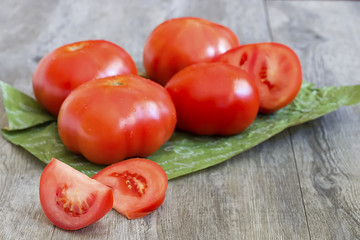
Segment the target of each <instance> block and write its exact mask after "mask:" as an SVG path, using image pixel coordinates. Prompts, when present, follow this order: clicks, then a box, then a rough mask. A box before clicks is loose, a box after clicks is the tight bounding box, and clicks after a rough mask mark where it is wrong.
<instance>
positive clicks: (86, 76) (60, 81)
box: [33, 40, 137, 116]
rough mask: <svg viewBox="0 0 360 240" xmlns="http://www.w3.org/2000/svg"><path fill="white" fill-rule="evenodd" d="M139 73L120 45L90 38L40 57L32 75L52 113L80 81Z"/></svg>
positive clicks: (36, 91)
mask: <svg viewBox="0 0 360 240" xmlns="http://www.w3.org/2000/svg"><path fill="white" fill-rule="evenodd" d="M128 73H133V74H137V70H136V65H135V63H134V61H133V60H132V58H131V57H130V55H129V54H128V53H127V52H126V51H125V50H124V49H123V48H121V47H119V46H118V45H116V44H114V43H111V42H108V41H104V40H89V41H83V42H76V43H72V44H68V45H65V46H62V47H59V48H57V49H55V50H54V51H52V52H50V53H49V54H47V55H46V56H45V57H43V58H42V59H41V61H40V62H39V64H38V66H37V68H36V69H35V72H34V74H33V89H34V94H35V97H36V99H37V100H38V102H39V103H40V104H41V105H43V106H44V107H45V108H46V109H47V110H48V111H50V112H51V113H52V114H53V115H55V116H56V115H57V114H58V112H59V109H60V106H61V104H62V102H63V101H64V99H65V98H66V97H67V96H68V95H69V93H70V92H71V91H72V90H73V89H75V88H76V87H77V86H79V85H80V84H82V83H84V82H87V81H90V80H93V79H96V78H103V77H108V76H114V75H118V74H128Z"/></svg>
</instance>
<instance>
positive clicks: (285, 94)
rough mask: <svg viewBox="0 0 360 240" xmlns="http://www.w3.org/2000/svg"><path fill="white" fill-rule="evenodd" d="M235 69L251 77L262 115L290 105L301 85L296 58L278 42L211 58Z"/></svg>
mask: <svg viewBox="0 0 360 240" xmlns="http://www.w3.org/2000/svg"><path fill="white" fill-rule="evenodd" d="M214 61H220V62H225V63H229V64H232V65H234V66H238V67H240V68H241V69H244V70H245V71H247V72H249V73H250V74H252V75H253V77H254V80H255V82H256V85H257V87H258V89H259V94H260V108H259V111H260V112H262V113H273V112H275V111H277V110H279V109H281V108H283V107H285V106H286V105H288V104H290V103H291V102H292V101H293V100H294V99H295V97H296V95H297V94H298V92H299V91H300V88H301V83H302V70H301V65H300V61H299V59H298V57H297V56H296V54H295V52H294V51H293V50H291V49H290V48H289V47H287V46H285V45H283V44H279V43H255V44H248V45H242V46H240V47H236V48H234V49H231V50H229V51H228V52H226V53H224V54H222V55H220V56H219V57H217V58H215V59H214Z"/></svg>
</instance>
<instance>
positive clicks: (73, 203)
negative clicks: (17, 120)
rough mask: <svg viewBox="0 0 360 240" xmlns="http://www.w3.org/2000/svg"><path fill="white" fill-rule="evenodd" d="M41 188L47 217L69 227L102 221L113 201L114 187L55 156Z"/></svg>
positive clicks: (45, 170) (48, 167)
mask: <svg viewBox="0 0 360 240" xmlns="http://www.w3.org/2000/svg"><path fill="white" fill-rule="evenodd" d="M39 192H40V203H41V206H42V208H43V210H44V213H45V215H46V216H47V218H48V219H49V220H50V221H51V222H52V223H54V224H55V225H56V226H58V227H60V228H63V229H66V230H76V229H80V228H83V227H86V226H88V225H90V224H92V223H94V222H96V221H98V220H99V219H100V218H102V217H103V216H104V215H105V214H106V213H108V212H109V211H110V210H111V208H112V205H113V194H112V190H111V188H109V187H107V186H105V185H104V184H101V183H99V182H98V181H96V180H94V179H91V178H89V177H88V176H86V175H85V174H83V173H81V172H79V171H77V170H75V169H73V168H72V167H70V166H68V165H66V164H65V163H63V162H61V161H59V160H57V159H55V158H53V159H52V160H51V162H50V163H49V164H48V165H47V166H46V167H45V169H44V171H43V173H42V174H41V178H40V190H39Z"/></svg>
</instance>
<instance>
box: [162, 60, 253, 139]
mask: <svg viewBox="0 0 360 240" xmlns="http://www.w3.org/2000/svg"><path fill="white" fill-rule="evenodd" d="M165 88H166V89H167V90H168V92H169V94H170V96H171V98H172V100H173V102H174V104H175V108H176V112H177V118H178V122H177V128H179V129H181V130H184V131H188V132H192V133H195V134H200V135H232V134H236V133H239V132H242V131H244V130H245V129H246V128H247V127H248V126H250V124H251V123H252V122H253V121H254V120H255V118H256V115H257V112H258V109H259V95H258V91H257V88H256V86H255V83H254V81H253V78H252V77H251V75H250V74H248V73H247V72H245V71H244V70H241V69H240V68H237V67H234V66H232V65H229V64H224V63H199V64H195V65H192V66H189V67H187V68H185V69H183V70H181V71H180V72H178V73H177V74H175V75H174V76H173V77H172V78H171V79H170V81H169V82H168V83H167V84H166V86H165Z"/></svg>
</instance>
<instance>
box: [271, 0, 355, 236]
mask: <svg viewBox="0 0 360 240" xmlns="http://www.w3.org/2000/svg"><path fill="white" fill-rule="evenodd" d="M268 5H269V12H270V14H269V15H270V23H271V29H272V34H273V36H274V39H275V41H279V42H283V43H285V44H289V45H290V46H291V47H293V48H294V49H295V50H296V51H297V52H298V54H299V56H300V59H301V62H302V64H303V69H304V78H305V80H307V81H311V82H313V83H315V84H316V85H319V86H323V85H334V86H335V85H336V86H339V85H352V84H360V79H359V69H360V59H359V57H358V56H359V55H360V44H359V41H358V38H359V36H360V28H359V25H358V23H359V22H360V2H288V3H284V2H278V1H270V2H268ZM359 94H360V93H359ZM359 122H360V106H359V105H357V106H353V107H347V108H341V109H339V110H338V111H336V112H334V113H331V114H328V115H326V116H324V117H322V118H320V119H318V120H315V121H312V122H310V123H308V124H305V125H303V126H299V127H295V128H292V129H291V135H292V144H293V147H294V150H295V158H296V163H297V167H298V170H299V171H298V172H299V176H300V183H301V191H302V193H303V197H304V204H305V209H306V215H307V220H308V224H309V229H310V235H311V238H312V239H360V200H359V199H360V184H359V182H360V174H359V172H360V164H359V163H360V159H359V156H360V145H359V135H360V128H359Z"/></svg>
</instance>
